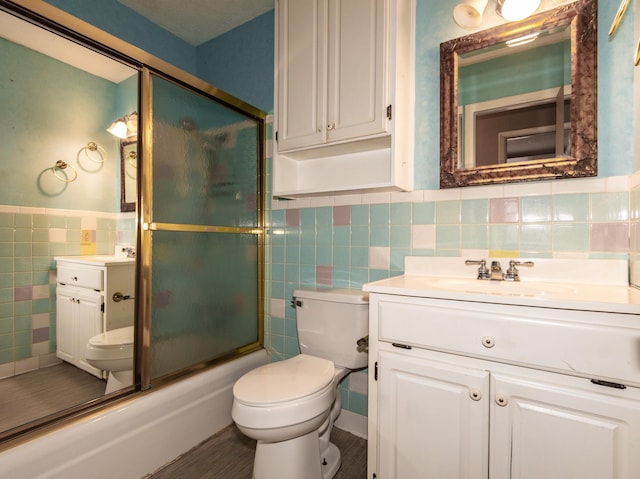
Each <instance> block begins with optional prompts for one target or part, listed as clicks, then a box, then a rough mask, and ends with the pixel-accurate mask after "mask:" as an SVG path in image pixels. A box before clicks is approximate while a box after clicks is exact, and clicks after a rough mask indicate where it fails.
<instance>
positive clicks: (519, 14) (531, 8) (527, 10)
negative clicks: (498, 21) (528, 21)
mask: <svg viewBox="0 0 640 479" xmlns="http://www.w3.org/2000/svg"><path fill="white" fill-rule="evenodd" d="M539 6H540V0H498V7H497V9H496V11H497V12H498V14H499V15H500V16H502V18H504V19H505V20H507V21H509V22H513V21H516V20H523V19H525V18H527V17H528V16H529V15H532V14H534V13H535V11H536V10H537V9H538V7H539Z"/></svg>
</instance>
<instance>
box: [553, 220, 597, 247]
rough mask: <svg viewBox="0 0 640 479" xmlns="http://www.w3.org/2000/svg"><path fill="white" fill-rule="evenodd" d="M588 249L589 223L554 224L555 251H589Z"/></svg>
mask: <svg viewBox="0 0 640 479" xmlns="http://www.w3.org/2000/svg"><path fill="white" fill-rule="evenodd" d="M588 249H589V224H588V223H568V224H562V223H561V224H554V225H553V250H554V251H587V250H588Z"/></svg>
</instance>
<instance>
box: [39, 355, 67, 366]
mask: <svg viewBox="0 0 640 479" xmlns="http://www.w3.org/2000/svg"><path fill="white" fill-rule="evenodd" d="M60 363H62V359H60V358H59V357H58V356H56V353H48V354H41V355H40V356H38V364H39V366H40V368H48V367H49V366H55V365H56V364H60Z"/></svg>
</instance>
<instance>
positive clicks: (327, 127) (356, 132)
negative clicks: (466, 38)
mask: <svg viewBox="0 0 640 479" xmlns="http://www.w3.org/2000/svg"><path fill="white" fill-rule="evenodd" d="M414 11H415V1H414V0H349V1H344V0H277V1H276V32H277V37H276V38H277V40H276V65H277V70H276V82H275V84H276V92H275V97H276V108H275V115H274V139H275V147H274V155H273V157H274V172H273V181H274V184H273V193H274V195H275V196H283V197H296V196H304V195H307V194H314V193H332V192H341V191H354V190H363V189H379V188H388V189H400V190H409V189H412V188H413V167H412V165H413V158H412V156H413V116H414V104H413V103H414V102H413V98H414V94H413V83H414V79H413V76H414V74H413V71H414V68H413V62H414V53H413V52H414V37H415V34H414V30H415V25H414V16H415V15H414Z"/></svg>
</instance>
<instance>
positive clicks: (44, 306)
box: [31, 298, 49, 314]
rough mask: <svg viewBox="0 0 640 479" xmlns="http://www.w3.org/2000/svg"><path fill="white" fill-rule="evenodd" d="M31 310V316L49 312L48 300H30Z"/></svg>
mask: <svg viewBox="0 0 640 479" xmlns="http://www.w3.org/2000/svg"><path fill="white" fill-rule="evenodd" d="M31 310H32V312H33V314H39V313H48V312H49V298H40V299H34V300H32V305H31Z"/></svg>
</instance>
